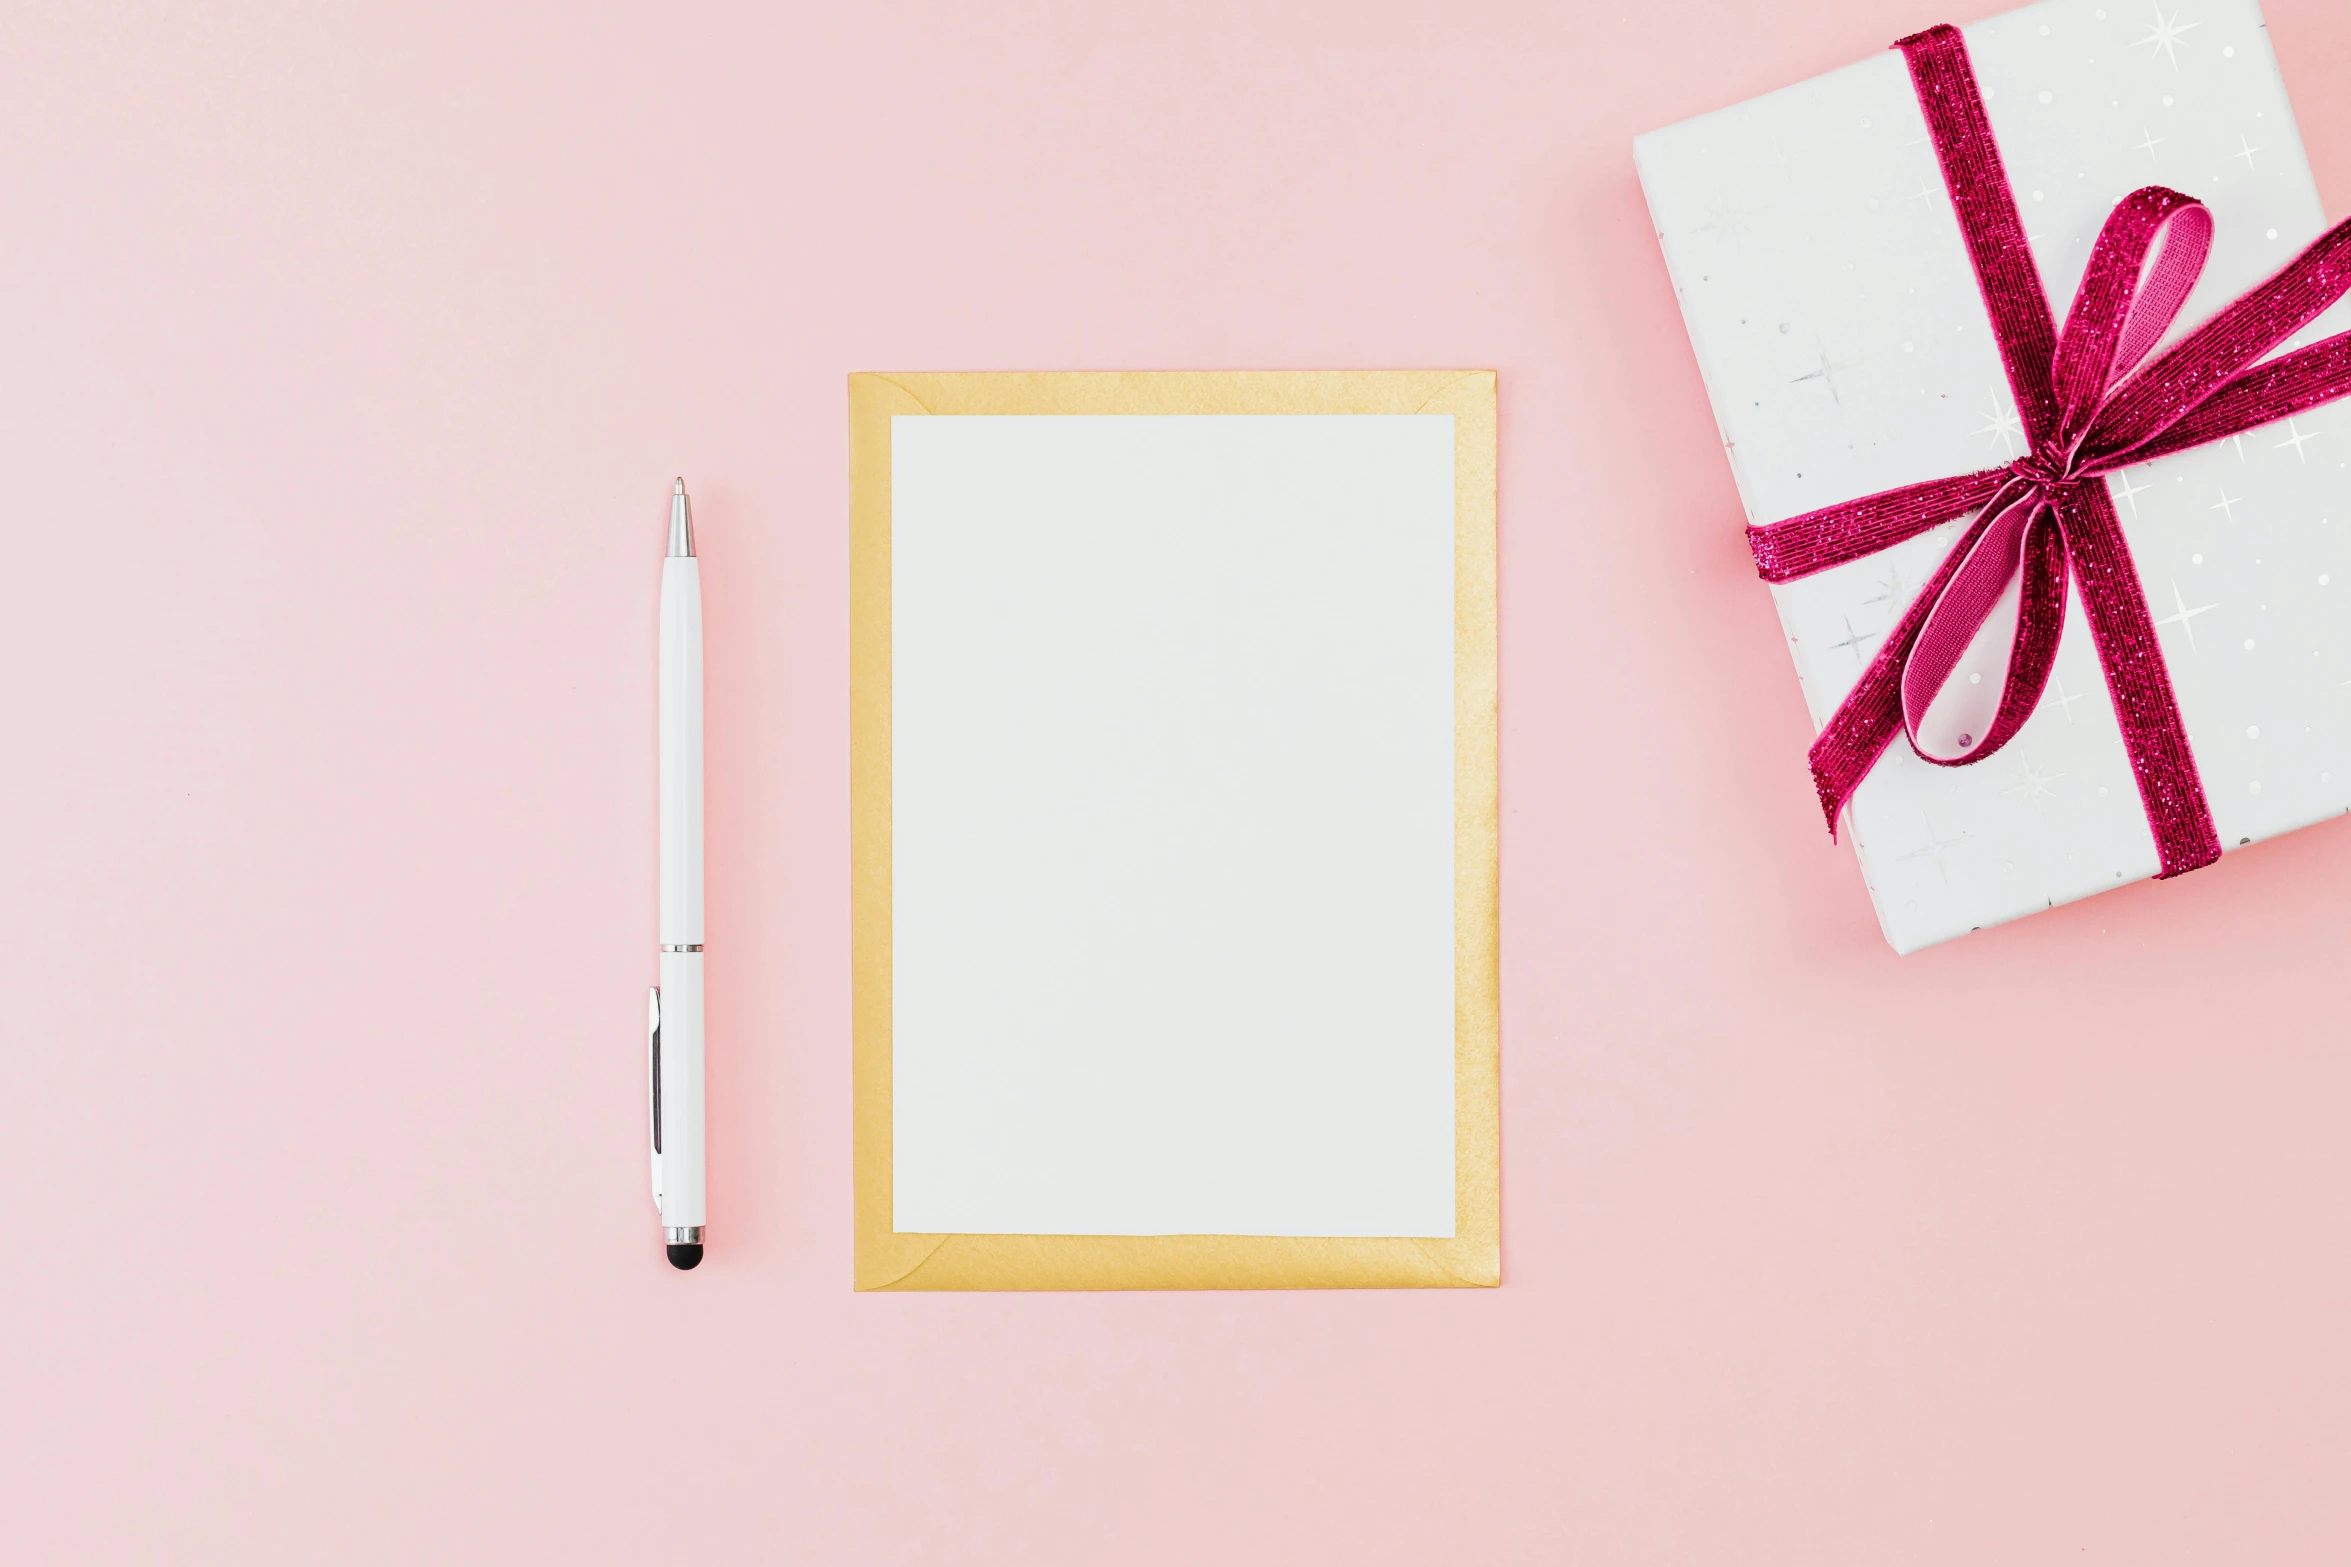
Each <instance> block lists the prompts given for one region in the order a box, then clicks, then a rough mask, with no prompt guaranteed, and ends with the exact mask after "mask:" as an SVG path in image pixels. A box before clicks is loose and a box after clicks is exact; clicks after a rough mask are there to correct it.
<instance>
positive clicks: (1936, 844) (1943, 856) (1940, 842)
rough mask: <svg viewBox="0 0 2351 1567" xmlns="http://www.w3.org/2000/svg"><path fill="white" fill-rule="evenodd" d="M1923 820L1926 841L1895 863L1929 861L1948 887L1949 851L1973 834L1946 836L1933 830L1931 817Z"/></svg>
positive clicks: (1949, 873) (1933, 823)
mask: <svg viewBox="0 0 2351 1567" xmlns="http://www.w3.org/2000/svg"><path fill="white" fill-rule="evenodd" d="M1924 820H1925V821H1926V824H1927V841H1926V842H1925V843H1924V844H1922V845H1920V846H1919V847H1918V848H1915V849H1913V850H1911V851H1910V852H1909V853H1908V854H1905V855H1903V856H1902V857H1901V861H1898V862H1897V863H1906V862H1908V861H1911V860H1927V861H1930V862H1932V863H1933V865H1934V867H1935V870H1936V872H1937V873H1938V874H1940V875H1941V876H1942V878H1943V885H1944V886H1946V887H1948V886H1949V885H1951V865H1950V854H1951V851H1952V850H1953V849H1955V848H1957V847H1958V846H1959V845H1960V844H1963V843H1965V842H1967V840H1968V839H1969V838H1971V837H1973V836H1974V834H1972V833H1969V832H1966V831H1961V832H1957V833H1954V834H1952V835H1951V836H1950V837H1948V838H1946V837H1944V836H1943V835H1942V834H1941V833H1939V832H1937V831H1935V822H1934V818H1933V817H1931V816H1930V817H1926V818H1924Z"/></svg>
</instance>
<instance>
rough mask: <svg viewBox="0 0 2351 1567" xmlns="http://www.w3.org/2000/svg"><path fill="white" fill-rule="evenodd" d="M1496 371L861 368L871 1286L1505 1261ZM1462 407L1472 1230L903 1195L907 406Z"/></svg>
mask: <svg viewBox="0 0 2351 1567" xmlns="http://www.w3.org/2000/svg"><path fill="white" fill-rule="evenodd" d="M1494 391H1495V387H1494V374H1493V372H1492V371H1466V372H1465V371H1458V370H1364V371H1295V372H1290V371H1207V372H1195V371H1171V372H1150V373H1095V372H1082V373H1035V374H941V375H853V376H851V377H850V378H849V480H850V485H849V489H850V500H849V512H850V568H849V597H850V617H851V618H850V721H849V731H850V814H851V823H850V837H851V856H852V866H851V882H852V915H851V939H852V951H853V968H854V978H855V1004H854V1028H855V1068H856V1161H857V1199H856V1210H857V1211H856V1225H857V1255H856V1286H857V1288H858V1289H861V1290H882V1289H899V1290H985V1289H1006V1290H1022V1289H1315V1288H1322V1289H1328V1288H1348V1287H1383V1286H1384V1287H1406V1286H1419V1287H1429V1286H1443V1287H1459V1286H1491V1285H1495V1284H1499V1283H1500V1282H1501V1274H1502V1248H1501V1189H1500V1188H1501V1146H1500V1094H1499V1074H1500V1060H1499V1046H1500V1034H1501V1015H1500V971H1499V965H1498V953H1497V948H1498V943H1499V937H1498V931H1497V915H1498V909H1499V892H1498V879H1499V867H1498V859H1497V844H1498V829H1499V808H1498V802H1497V784H1496V732H1497V725H1496V699H1497V681H1496V669H1495V611H1494V517H1495V503H1494V418H1495V411H1494ZM1411 413H1442V414H1451V415H1452V416H1453V419H1454V497H1455V500H1454V504H1455V518H1454V541H1455V543H1454V550H1455V570H1454V582H1455V589H1454V592H1455V604H1454V713H1455V719H1454V725H1455V733H1454V802H1455V804H1454V812H1455V816H1454V909H1455V921H1456V924H1455V932H1454V965H1455V975H1454V994H1455V1029H1454V1149H1455V1152H1454V1234H1453V1236H1452V1238H1450V1239H1409V1238H1398V1239H1363V1238H1327V1237H1284V1236H1263V1235H933V1234H921V1235H918V1234H907V1233H902V1232H899V1231H896V1230H894V1229H893V1228H892V1227H891V1225H892V1212H893V1208H892V1200H891V1175H892V1159H891V1146H890V1140H891V1133H892V1106H891V1089H890V1084H891V1055H890V1029H891V994H892V993H891V952H890V943H891V929H892V925H891V912H890V898H891V885H892V882H891V858H890V855H891V815H890V811H891V805H890V801H891V762H890V747H891V728H890V701H891V695H890V692H891V688H890V657H891V638H890V605H891V595H890V540H891V513H890V482H891V479H890V476H891V465H890V421H891V419H892V418H893V417H894V416H904V415H914V414H1411Z"/></svg>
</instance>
